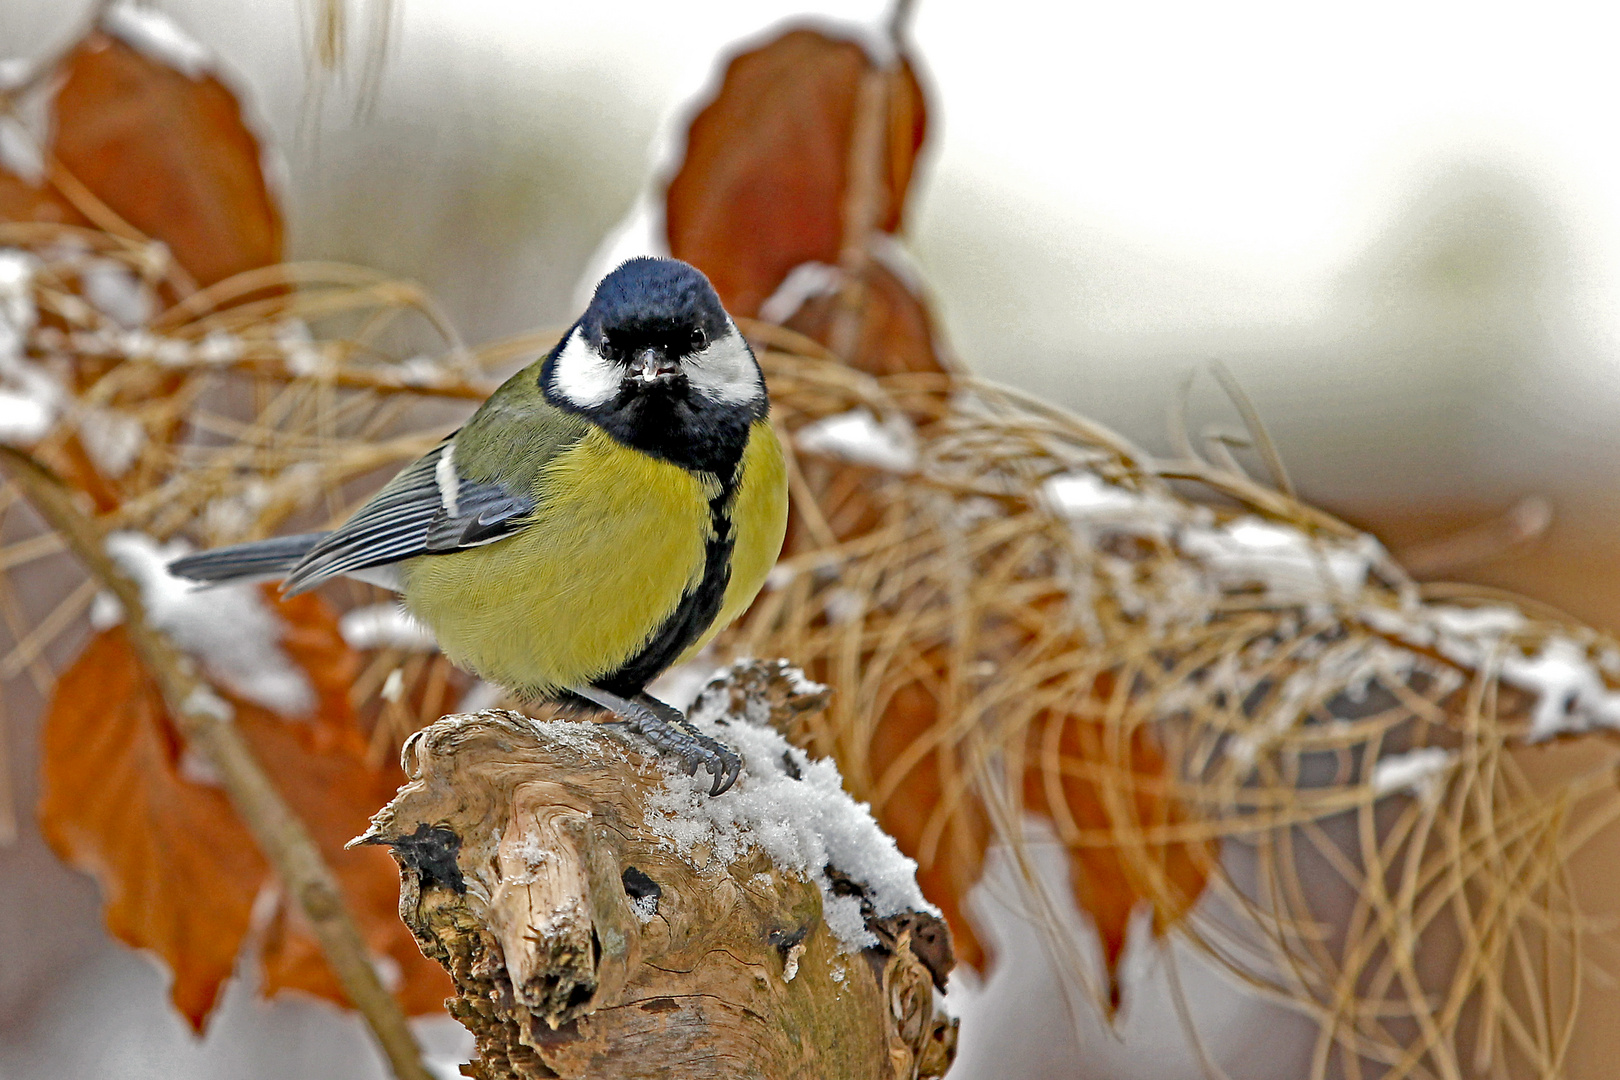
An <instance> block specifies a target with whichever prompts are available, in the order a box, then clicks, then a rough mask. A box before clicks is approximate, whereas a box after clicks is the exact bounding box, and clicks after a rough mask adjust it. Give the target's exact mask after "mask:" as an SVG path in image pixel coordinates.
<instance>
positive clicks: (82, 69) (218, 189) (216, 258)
mask: <svg viewBox="0 0 1620 1080" xmlns="http://www.w3.org/2000/svg"><path fill="white" fill-rule="evenodd" d="M60 77H61V78H62V80H63V81H62V85H61V88H60V89H59V90H58V91H57V94H56V98H55V101H54V103H53V107H54V109H55V125H54V127H55V136H54V140H53V145H52V148H51V149H52V152H53V153H54V154H55V156H56V159H57V160H58V161H60V162H61V163H62V165H63V167H64V168H66V169H67V171H68V172H69V173H71V174H72V175H73V177H74V178H75V179H76V180H78V181H79V182H80V183H81V184H83V185H84V186H85V187H87V188H88V189H89V190H90V192H91V193H92V194H93V195H94V196H95V197H96V198H98V199H100V200H101V201H102V202H103V203H105V204H106V205H107V206H108V207H109V208H111V209H112V210H113V212H114V213H116V214H117V215H118V216H119V217H121V218H123V219H124V220H125V221H126V222H128V223H129V224H130V225H133V226H134V227H135V228H137V229H139V230H140V231H141V232H143V233H145V234H146V235H147V236H150V237H153V238H155V239H158V240H161V241H163V242H164V243H165V244H167V245H168V247H169V250H170V251H171V252H172V253H173V254H174V257H175V259H176V261H178V262H179V263H180V265H181V266H183V267H185V269H186V270H187V271H188V272H189V273H190V274H191V276H192V277H193V278H195V279H196V281H197V283H198V284H199V285H211V284H213V283H214V282H216V281H220V280H222V279H224V278H227V277H230V276H231V275H233V274H237V273H240V272H242V271H244V270H251V269H254V268H256V267H261V266H269V265H270V264H272V263H276V262H279V261H281V251H282V223H281V214H280V212H279V211H278V210H277V209H276V205H275V202H274V200H273V199H272V198H271V196H270V191H269V189H268V187H267V186H266V184H265V179H264V173H263V170H262V167H261V164H260V147H259V141H258V139H257V138H256V137H255V136H254V134H253V133H252V132H251V131H249V130H248V128H247V125H246V124H245V123H244V122H243V120H242V110H241V107H240V106H239V105H238V103H237V100H236V97H235V95H234V94H232V93H231V91H230V90H229V89H227V88H226V86H225V85H224V84H223V83H221V82H220V81H219V79H218V78H216V77H215V76H213V75H211V74H204V75H202V76H201V77H199V78H195V79H194V78H191V77H190V76H188V75H186V74H185V73H183V72H180V71H176V70H174V69H173V68H170V67H166V66H164V65H163V64H161V63H159V62H158V61H156V60H153V59H150V58H149V57H147V56H145V55H144V54H142V53H140V52H137V51H136V50H134V49H132V48H130V47H129V46H128V45H125V44H124V43H123V42H121V41H119V40H118V39H117V38H114V37H112V36H110V35H108V34H105V33H102V32H101V31H92V32H91V33H90V34H89V35H88V36H87V37H86V38H85V39H84V40H83V41H82V42H80V44H79V46H78V47H77V48H76V49H74V50H73V52H72V53H71V54H70V55H69V56H68V58H67V60H66V61H65V62H64V63H63V66H62V71H61V73H60Z"/></svg>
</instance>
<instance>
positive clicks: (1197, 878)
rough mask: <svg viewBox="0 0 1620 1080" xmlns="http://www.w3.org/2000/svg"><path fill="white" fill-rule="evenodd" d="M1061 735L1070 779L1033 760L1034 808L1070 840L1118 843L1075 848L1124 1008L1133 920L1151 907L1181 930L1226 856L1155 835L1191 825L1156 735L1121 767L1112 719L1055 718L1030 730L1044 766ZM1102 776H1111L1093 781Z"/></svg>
mask: <svg viewBox="0 0 1620 1080" xmlns="http://www.w3.org/2000/svg"><path fill="white" fill-rule="evenodd" d="M1109 681H1110V680H1108V679H1103V680H1101V682H1103V683H1105V684H1106V683H1107V682H1109ZM1100 702H1101V697H1099V703H1100ZM1054 726H1055V727H1056V728H1057V729H1058V730H1056V731H1055V732H1054V731H1053V730H1052V729H1053V727H1054ZM1053 735H1055V736H1056V740H1055V741H1056V750H1057V761H1056V764H1057V766H1058V768H1057V770H1056V772H1057V773H1059V774H1060V775H1053V770H1051V769H1049V768H1045V767H1043V766H1042V765H1041V764H1032V765H1031V767H1030V768H1029V769H1028V771H1027V772H1026V773H1025V776H1024V806H1025V808H1026V809H1027V810H1029V811H1031V812H1033V813H1037V814H1042V815H1043V816H1045V817H1047V818H1050V819H1052V820H1053V821H1055V822H1057V823H1058V830H1059V834H1060V835H1061V834H1062V833H1064V832H1065V831H1067V829H1068V828H1074V829H1078V830H1080V831H1081V832H1091V833H1093V834H1100V833H1106V834H1108V835H1109V836H1110V837H1111V838H1113V839H1112V840H1111V842H1109V843H1097V842H1091V843H1070V844H1068V849H1069V880H1070V885H1071V886H1072V888H1073V890H1074V898H1075V902H1076V903H1077V904H1078V905H1079V907H1080V910H1081V911H1083V912H1085V913H1086V914H1087V915H1089V916H1090V917H1091V920H1092V923H1093V925H1094V926H1095V927H1096V930H1097V936H1098V938H1099V939H1100V940H1101V942H1102V951H1103V961H1104V963H1105V964H1106V966H1107V970H1108V978H1109V990H1110V998H1111V1001H1112V1003H1113V1005H1114V1007H1115V1008H1118V1006H1119V1004H1120V987H1119V981H1118V979H1119V962H1120V958H1121V957H1122V956H1123V955H1124V952H1125V937H1126V932H1127V930H1128V929H1129V927H1130V921H1131V916H1132V914H1133V913H1134V912H1135V911H1136V909H1137V908H1138V907H1141V906H1146V907H1147V908H1149V909H1150V910H1151V912H1152V915H1153V929H1154V931H1155V933H1159V934H1162V933H1163V932H1164V931H1165V930H1167V929H1168V928H1169V927H1171V926H1174V925H1175V924H1176V923H1177V922H1179V921H1180V920H1181V918H1182V917H1183V916H1185V915H1186V914H1187V912H1188V911H1189V910H1191V908H1192V906H1193V904H1195V903H1196V902H1197V901H1198V898H1199V896H1200V895H1202V894H1203V891H1204V886H1205V885H1206V884H1207V883H1208V880H1209V875H1210V873H1211V872H1212V870H1213V869H1214V865H1215V858H1216V854H1217V852H1216V848H1215V846H1214V844H1213V843H1212V842H1210V841H1190V842H1181V841H1178V842H1173V843H1165V842H1163V841H1162V840H1154V839H1152V833H1153V832H1154V831H1155V830H1159V831H1163V830H1165V829H1167V828H1169V827H1171V826H1175V825H1178V824H1182V823H1184V822H1186V821H1188V820H1189V819H1190V817H1191V815H1190V814H1189V812H1188V811H1187V809H1186V808H1185V807H1184V806H1183V805H1182V804H1181V803H1180V801H1178V800H1177V799H1175V798H1174V797H1173V796H1170V795H1167V794H1164V793H1163V791H1162V783H1163V782H1167V781H1168V780H1169V779H1170V775H1169V769H1170V765H1169V763H1168V761H1167V760H1166V758H1165V755H1164V751H1163V750H1162V749H1161V748H1160V746H1159V744H1158V741H1157V739H1156V738H1155V736H1154V735H1153V732H1152V731H1151V730H1150V729H1148V728H1145V727H1139V728H1137V729H1136V730H1135V731H1133V732H1132V733H1131V737H1130V738H1129V740H1127V742H1128V746H1127V747H1126V748H1125V749H1124V758H1125V760H1123V761H1121V760H1119V758H1120V752H1119V748H1117V747H1113V746H1110V745H1109V738H1108V733H1107V730H1106V729H1105V727H1104V725H1103V723H1102V722H1100V721H1097V720H1090V719H1085V718H1082V717H1077V716H1070V715H1065V716H1053V715H1050V714H1046V715H1043V716H1042V717H1040V718H1039V719H1038V720H1037V721H1036V723H1034V724H1033V725H1031V728H1030V733H1029V740H1030V756H1031V760H1032V761H1033V762H1037V763H1039V762H1041V747H1042V743H1043V741H1046V742H1050V741H1051V738H1052V736H1053ZM1093 776H1107V777H1109V779H1107V780H1093V779H1089V777H1093ZM1123 776H1129V777H1130V783H1129V784H1126V783H1123V782H1122V781H1121V779H1120V778H1121V777H1123Z"/></svg>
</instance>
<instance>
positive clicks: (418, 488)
mask: <svg viewBox="0 0 1620 1080" xmlns="http://www.w3.org/2000/svg"><path fill="white" fill-rule="evenodd" d="M438 459H439V450H437V449H435V450H432V451H430V452H429V453H428V454H426V455H425V456H423V457H421V458H419V459H417V461H415V462H414V463H412V464H411V465H409V466H407V467H406V468H405V469H404V471H402V472H401V473H400V474H399V475H398V476H396V477H394V478H393V479H392V480H390V481H389V482H388V483H387V484H386V485H384V486H383V489H382V490H381V491H379V492H377V494H375V495H373V496H372V497H371V500H370V501H369V502H367V503H366V504H365V505H364V506H362V507H360V509H359V510H357V511H355V513H354V516H353V517H351V518H349V520H348V521H346V522H344V523H343V524H342V525H341V526H340V527H338V528H337V529H335V530H334V531H332V532H330V533H327V534H326V536H325V537H324V538H322V540H321V542H320V543H318V544H316V545H315V546H314V547H313V548H311V549H310V551H309V553H308V554H307V555H305V556H304V558H303V559H302V560H301V561H300V562H299V563H298V565H297V566H295V567H293V569H292V572H291V573H289V574H288V575H287V584H286V592H287V594H288V595H289V596H291V595H294V594H297V593H301V592H305V591H307V590H309V589H313V588H315V587H316V586H317V585H319V584H321V583H322V582H324V581H326V580H328V579H330V578H335V577H341V576H342V575H344V574H347V573H350V572H351V571H354V570H362V569H365V568H367V567H372V566H380V565H383V564H384V563H393V562H399V561H400V560H401V559H408V558H410V557H412V556H413V555H421V554H423V552H424V551H425V549H424V548H423V546H422V541H423V539H424V538H425V537H426V536H427V530H428V525H429V524H430V523H431V522H432V521H433V518H434V515H436V514H438V513H439V511H440V509H441V507H442V502H441V498H440V494H439V485H438V482H437V481H436V480H435V479H434V475H433V467H434V465H435V464H437V462H438Z"/></svg>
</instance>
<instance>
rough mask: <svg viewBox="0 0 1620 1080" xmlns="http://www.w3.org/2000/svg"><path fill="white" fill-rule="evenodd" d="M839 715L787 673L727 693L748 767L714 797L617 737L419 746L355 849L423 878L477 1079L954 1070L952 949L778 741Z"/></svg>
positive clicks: (430, 944)
mask: <svg viewBox="0 0 1620 1080" xmlns="http://www.w3.org/2000/svg"><path fill="white" fill-rule="evenodd" d="M825 697H826V695H825V691H823V690H821V688H819V687H816V686H814V684H807V683H805V682H804V681H803V680H802V678H800V677H798V675H797V672H794V671H792V669H789V668H787V667H786V666H785V665H782V664H780V663H779V662H778V663H775V664H760V663H754V664H751V665H747V666H746V667H743V668H740V669H739V670H736V671H733V672H732V673H730V674H729V675H728V676H727V677H725V678H723V679H722V680H717V681H716V682H715V683H713V684H711V685H710V687H709V689H708V690H706V691H705V693H704V695H703V697H701V698H700V699H699V703H698V705H697V706H694V708H693V710H692V714H693V720H694V722H695V723H697V724H698V725H699V726H700V727H703V728H704V729H705V730H706V731H708V732H709V733H710V734H712V735H714V736H715V737H717V738H720V739H723V740H725V741H727V742H728V743H729V744H730V745H732V746H733V747H734V748H736V749H738V751H739V752H740V753H742V754H743V757H744V761H745V767H744V772H743V774H742V777H741V779H740V780H739V781H738V783H737V786H736V787H735V788H734V789H733V790H732V791H731V792H728V793H727V794H725V795H722V796H720V797H719V798H717V799H713V800H710V799H709V797H708V796H707V795H706V794H703V792H702V789H703V788H704V786H705V784H706V782H707V778H703V782H698V781H696V780H693V779H691V778H688V777H685V776H683V775H681V774H679V773H678V772H676V771H674V770H673V767H672V766H671V764H670V763H668V762H665V761H662V760H660V759H658V758H656V757H652V756H649V755H648V754H647V753H644V752H643V748H642V746H641V745H640V744H639V743H638V742H637V741H635V740H632V739H630V738H628V737H627V736H626V735H624V734H623V733H622V732H621V731H620V730H619V729H617V728H615V727H609V726H605V725H595V724H589V723H579V722H569V721H552V722H548V723H536V722H535V721H533V720H531V719H529V718H527V717H524V716H522V715H519V714H517V713H511V712H503V711H487V712H480V713H472V714H465V715H456V716H447V717H445V718H444V719H442V720H440V721H438V722H437V723H435V724H433V725H432V726H430V727H428V728H425V729H423V730H422V731H420V732H418V733H417V734H415V735H414V736H412V737H411V739H410V740H409V741H408V742H407V743H406V745H405V749H404V764H405V773H406V776H407V777H408V778H409V782H408V783H407V784H406V785H405V786H404V787H403V788H401V789H400V791H399V794H398V795H397V796H396V797H395V798H394V800H393V801H392V802H391V803H390V804H389V805H388V806H386V807H385V808H383V809H382V810H381V811H380V812H379V813H378V814H377V816H376V817H375V818H374V819H373V821H372V825H371V828H370V829H369V830H368V831H367V833H366V834H365V835H364V836H363V837H361V838H359V839H358V840H357V841H355V842H356V843H383V844H387V845H389V847H390V848H391V850H392V851H393V853H394V857H395V858H396V860H397V861H398V862H399V867H400V905H399V906H400V917H401V918H402V919H403V920H404V921H405V924H406V925H407V926H409V927H410V929H411V931H412V932H413V933H414V934H415V935H416V939H417V941H418V942H419V943H420V945H421V947H422V951H423V952H424V953H425V954H426V955H427V956H429V957H430V958H432V959H434V960H436V961H438V962H439V963H440V964H442V965H444V968H445V970H446V971H448V972H449V973H450V975H451V977H452V978H453V979H454V980H455V985H456V996H455V997H454V998H452V999H451V1000H450V1001H449V1002H448V1003H447V1006H448V1008H449V1010H450V1012H451V1014H452V1015H454V1016H455V1017H456V1018H457V1019H458V1020H460V1021H461V1022H462V1023H463V1024H465V1025H466V1026H467V1027H468V1028H469V1029H470V1030H471V1031H472V1033H473V1034H474V1036H475V1037H476V1040H477V1046H478V1060H477V1061H475V1062H474V1063H472V1064H471V1065H469V1066H467V1067H465V1068H464V1070H463V1071H464V1072H465V1073H466V1074H467V1075H469V1076H474V1077H480V1078H484V1080H507V1078H517V1077H522V1078H524V1080H531V1078H541V1077H595V1078H610V1077H611V1078H615V1080H619V1078H623V1080H631V1078H649V1080H650V1078H654V1077H672V1078H673V1077H680V1078H683V1080H700V1078H711V1077H712V1078H720V1077H726V1078H733V1077H737V1078H740V1077H761V1078H769V1080H785V1078H789V1077H816V1078H839V1080H891V1078H896V1080H912V1078H919V1080H920V1078H924V1077H938V1076H942V1075H944V1072H945V1070H946V1068H947V1067H948V1066H949V1065H950V1062H951V1060H952V1058H953V1056H954V1053H955V1047H956V1022H955V1021H954V1020H952V1019H950V1018H949V1017H947V1016H946V1015H945V1014H944V1012H943V1010H942V1009H941V1008H940V1007H939V1005H938V1003H937V999H936V996H935V989H936V988H940V989H942V988H943V987H944V983H945V977H946V975H947V974H948V972H949V970H950V967H951V964H952V962H953V961H952V958H951V947H950V935H949V931H948V930H947V929H946V927H945V924H944V923H943V921H941V920H940V918H939V917H938V915H937V913H935V912H933V911H932V910H931V909H929V908H928V907H927V905H926V904H925V903H924V902H923V900H922V898H921V894H920V893H918V892H917V891H916V885H915V879H914V877H913V876H912V874H913V871H914V869H915V867H914V865H911V864H910V860H907V859H904V858H903V857H902V856H900V855H899V854H898V852H897V851H895V850H894V848H893V842H892V841H891V840H889V839H888V838H887V837H886V836H884V835H883V834H882V833H881V832H879V831H878V829H877V826H876V824H875V823H873V822H872V820H871V818H870V816H869V815H867V814H866V811H865V807H864V806H861V805H858V804H855V803H854V802H853V800H850V799H849V797H848V796H847V795H845V794H844V793H843V792H842V790H841V789H839V788H838V778H837V773H836V770H835V769H834V767H833V766H832V764H831V763H830V762H826V761H820V762H812V761H810V760H809V759H808V758H807V757H806V756H805V755H804V753H803V751H801V750H798V749H796V748H792V747H791V746H790V744H789V743H788V742H787V741H786V740H785V739H784V738H783V736H782V734H781V732H780V731H778V730H776V728H774V727H772V726H769V725H770V724H771V723H772V722H774V723H775V724H777V725H779V726H782V727H784V728H785V727H786V725H788V724H789V723H790V722H791V721H792V719H793V718H794V717H795V716H796V715H799V714H802V713H803V712H804V711H805V710H806V709H808V708H815V707H819V705H820V704H821V703H822V702H824V701H825ZM750 718H751V719H750ZM761 721H764V723H761ZM885 845H886V847H885ZM844 864H847V865H844ZM902 878H904V879H905V880H901V879H902Z"/></svg>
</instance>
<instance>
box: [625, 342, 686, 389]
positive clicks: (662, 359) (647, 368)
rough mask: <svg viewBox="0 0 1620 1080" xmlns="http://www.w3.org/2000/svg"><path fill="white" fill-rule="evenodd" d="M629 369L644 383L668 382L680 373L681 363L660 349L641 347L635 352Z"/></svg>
mask: <svg viewBox="0 0 1620 1080" xmlns="http://www.w3.org/2000/svg"><path fill="white" fill-rule="evenodd" d="M630 370H631V372H632V374H633V375H636V376H639V377H640V379H641V381H642V382H644V383H652V382H669V381H670V380H671V379H673V378H675V376H677V375H679V374H680V373H681V365H680V364H679V362H677V361H675V360H671V359H670V358H669V357H668V356H666V355H665V354H664V352H663V350H662V349H642V350H640V351H639V352H637V353H636V355H635V359H634V361H633V362H632V363H631V365H630Z"/></svg>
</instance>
